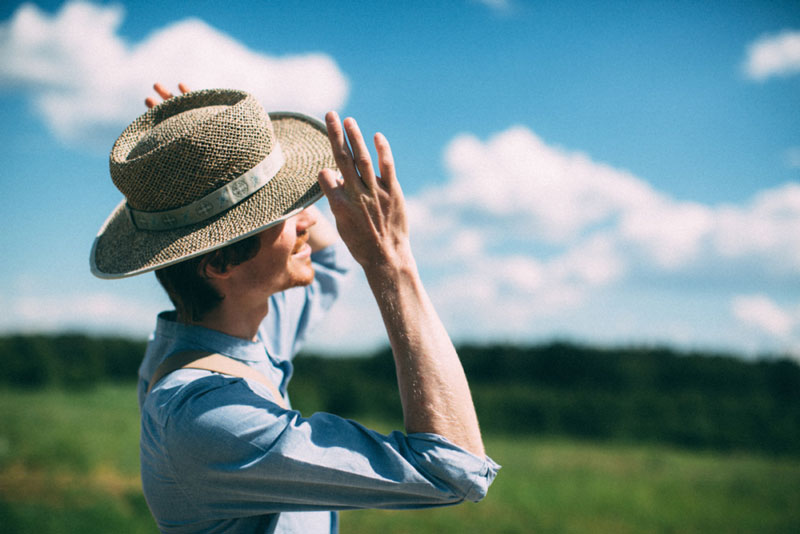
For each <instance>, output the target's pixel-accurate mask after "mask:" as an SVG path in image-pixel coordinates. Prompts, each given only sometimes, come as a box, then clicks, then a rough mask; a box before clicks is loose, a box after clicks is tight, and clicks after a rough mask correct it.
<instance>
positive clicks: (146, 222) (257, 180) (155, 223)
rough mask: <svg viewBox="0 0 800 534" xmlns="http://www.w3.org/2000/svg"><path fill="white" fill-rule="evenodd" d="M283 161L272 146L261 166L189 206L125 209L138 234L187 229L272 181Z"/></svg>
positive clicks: (281, 152)
mask: <svg viewBox="0 0 800 534" xmlns="http://www.w3.org/2000/svg"><path fill="white" fill-rule="evenodd" d="M285 161H286V158H285V157H284V155H283V151H282V150H281V146H280V145H279V144H278V143H277V140H276V142H275V145H274V146H273V147H272V152H270V153H269V155H268V156H267V157H266V158H264V159H263V160H262V161H261V163H259V164H258V165H256V166H255V167H253V168H252V169H250V170H249V171H247V172H246V173H244V174H242V175H241V176H239V177H238V178H235V179H233V180H231V181H230V182H228V183H227V184H225V185H224V186H222V187H220V188H219V189H216V190H214V191H212V192H211V193H209V194H208V195H206V196H204V197H203V198H201V199H199V200H195V201H194V202H192V203H191V204H187V205H186V206H181V207H180V208H175V209H171V210H165V211H141V210H136V209H133V208H131V207H130V206H128V205H127V204H126V205H125V209H126V210H127V211H128V214H129V215H130V217H131V221H133V224H134V226H136V227H137V228H138V229H140V230H155V231H160V230H174V229H176V228H181V227H183V226H189V225H190V224H195V223H199V222H202V221H204V220H206V219H210V218H211V217H213V216H215V215H218V214H220V213H222V212H223V211H225V210H227V209H229V208H232V207H233V206H235V205H236V204H238V203H239V202H241V201H242V200H244V199H245V198H247V197H249V196H250V195H252V194H253V193H255V192H256V191H258V190H259V189H261V188H262V187H264V186H265V185H267V183H269V181H270V180H272V179H273V178H274V177H275V175H276V174H278V171H279V170H281V167H283V164H284V162H285Z"/></svg>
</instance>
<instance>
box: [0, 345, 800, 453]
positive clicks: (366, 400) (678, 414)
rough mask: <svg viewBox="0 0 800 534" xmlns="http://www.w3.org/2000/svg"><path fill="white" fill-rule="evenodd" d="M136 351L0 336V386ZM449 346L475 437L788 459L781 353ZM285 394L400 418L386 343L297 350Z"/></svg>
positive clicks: (797, 444) (798, 375)
mask: <svg viewBox="0 0 800 534" xmlns="http://www.w3.org/2000/svg"><path fill="white" fill-rule="evenodd" d="M144 348H145V342H144V341H137V340H130V339H124V338H116V337H92V336H86V335H82V334H61V335H11V336H5V337H0V358H2V362H3V363H2V365H0V384H4V385H6V386H11V387H18V388H38V387H61V388H87V387H92V386H93V385H95V384H98V383H101V382H107V381H115V382H131V381H134V380H135V379H136V374H137V370H138V366H139V363H140V361H141V357H142V354H143V352H144ZM458 351H459V355H460V356H461V360H462V362H463V364H464V369H465V371H466V373H467V376H468V377H469V380H470V385H471V388H472V392H473V397H474V400H475V405H476V409H477V411H478V416H479V419H480V421H481V427H482V428H483V430H484V432H486V433H487V434H491V433H495V434H497V433H504V434H512V435H513V434H520V433H522V434H529V435H540V436H574V437H581V438H590V439H609V440H623V441H624V440H629V441H637V442H641V441H650V442H661V443H670V444H676V445H680V446H685V447H692V448H711V449H715V450H755V451H761V452H767V453H776V454H790V455H797V454H800V365H798V363H797V362H796V361H795V360H792V359H790V358H787V357H762V358H759V359H743V358H741V357H738V356H737V355H734V354H724V353H715V354H709V353H702V352H694V353H693V352H681V351H676V350H674V349H670V348H667V347H617V348H599V347H592V346H585V345H580V344H576V343H569V342H551V343H545V344H540V345H530V346H519V345H462V346H460V347H458ZM290 395H291V397H292V399H293V402H294V405H295V407H297V408H298V409H300V410H301V411H303V412H304V413H310V412H312V411H316V410H323V411H329V412H333V413H337V414H340V415H343V416H345V417H352V418H355V419H381V420H389V421H395V422H399V421H400V420H401V419H402V413H401V411H400V401H399V397H398V395H397V392H396V386H395V374H394V363H393V360H392V357H391V353H390V351H389V350H388V349H384V350H380V351H377V352H376V353H374V354H370V355H360V357H351V358H331V357H326V356H321V355H314V354H304V355H302V356H300V357H298V358H297V359H296V360H295V375H294V378H293V380H292V385H291V389H290Z"/></svg>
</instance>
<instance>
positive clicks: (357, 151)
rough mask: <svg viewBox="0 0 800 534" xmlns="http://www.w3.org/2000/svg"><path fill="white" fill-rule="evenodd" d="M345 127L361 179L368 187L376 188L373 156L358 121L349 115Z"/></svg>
mask: <svg viewBox="0 0 800 534" xmlns="http://www.w3.org/2000/svg"><path fill="white" fill-rule="evenodd" d="M344 128H345V131H346V132H347V138H348V139H349V140H350V147H351V148H352V149H353V159H354V161H355V165H356V168H357V169H358V172H359V174H360V175H361V181H362V182H363V183H364V185H365V186H366V187H367V189H374V188H375V185H376V180H375V170H374V169H373V168H372V158H371V157H370V155H369V150H367V145H366V143H364V137H363V136H362V135H361V130H360V129H359V127H358V123H357V122H356V120H355V119H353V118H352V117H348V118H346V119H345V120H344Z"/></svg>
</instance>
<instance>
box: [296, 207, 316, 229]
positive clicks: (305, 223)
mask: <svg viewBox="0 0 800 534" xmlns="http://www.w3.org/2000/svg"><path fill="white" fill-rule="evenodd" d="M318 217H319V213H318V212H317V210H316V209H315V208H306V209H304V210H303V211H301V212H300V213H298V214H297V231H298V232H302V231H305V230H308V229H309V228H311V227H312V226H314V225H315V224H317V219H318Z"/></svg>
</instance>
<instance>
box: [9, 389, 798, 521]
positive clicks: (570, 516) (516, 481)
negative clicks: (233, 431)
mask: <svg viewBox="0 0 800 534" xmlns="http://www.w3.org/2000/svg"><path fill="white" fill-rule="evenodd" d="M0 406H2V411H0V531H2V532H4V533H14V532H37V533H39V532H41V533H45V532H70V533H72V532H82V533H94V532H97V533H100V532H103V533H105V532H154V531H155V527H154V523H153V521H152V519H151V518H150V515H149V512H148V510H147V506H146V504H145V502H144V498H143V497H142V495H141V489H140V485H139V480H138V409H137V406H136V395H135V391H134V388H133V387H132V386H100V387H97V388H96V389H91V390H87V391H85V392H69V393H66V392H60V391H57V390H41V391H17V390H8V389H5V390H0ZM486 441H487V447H488V450H489V454H490V455H491V456H492V457H493V458H494V459H495V460H496V461H498V462H499V463H500V464H502V465H503V469H502V470H501V471H500V475H499V476H498V478H497V480H496V482H495V484H494V485H493V486H492V488H491V490H490V492H489V496H488V497H487V498H486V499H485V500H484V501H483V502H481V503H479V504H466V505H462V506H457V507H451V508H444V509H437V510H422V511H402V512H394V511H392V512H387V511H359V512H346V513H343V514H342V517H341V523H342V529H341V530H342V532H345V533H346V532H359V533H361V532H380V533H381V534H390V533H400V532H414V533H426V532H430V533H437V534H438V533H447V532H454V533H455V532H457V533H459V534H464V533H467V532H498V533H500V532H509V533H510V532H543V533H551V532H559V533H560V532H564V533H569V532H575V533H586V532H592V533H603V532H608V533H615V534H620V533H627V532H631V533H640V532H665V533H667V532H669V533H689V532H697V533H722V532H800V506H798V505H797V503H800V459H797V458H775V457H769V456H761V455H756V454H733V453H724V454H723V453H712V452H687V451H682V450H678V449H674V448H667V447H659V446H653V445H648V446H641V445H628V444H619V443H616V444H611V443H590V442H577V441H568V440H556V439H552V438H549V439H546V440H537V439H533V438H530V437H525V438H519V439H512V438H509V437H499V436H487V439H486Z"/></svg>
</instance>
